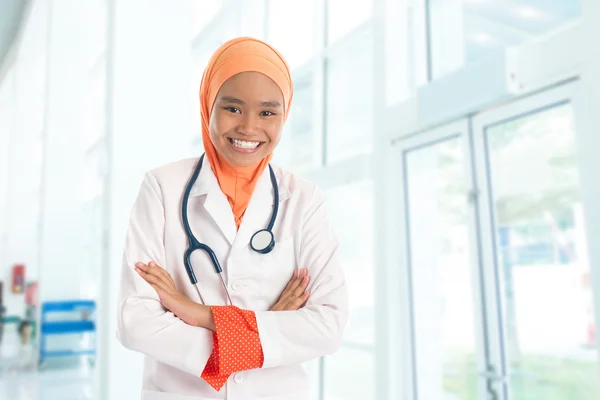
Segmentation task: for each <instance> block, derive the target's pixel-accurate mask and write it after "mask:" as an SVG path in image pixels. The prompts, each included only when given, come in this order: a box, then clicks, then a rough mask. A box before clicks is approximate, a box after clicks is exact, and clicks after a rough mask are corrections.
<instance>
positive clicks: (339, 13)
mask: <svg viewBox="0 0 600 400" xmlns="http://www.w3.org/2000/svg"><path fill="white" fill-rule="evenodd" d="M372 15H373V0H328V1H327V43H329V44H331V43H334V42H336V41H338V40H339V39H341V38H342V37H344V36H345V35H346V34H347V33H349V32H351V31H352V30H354V29H355V28H357V27H358V26H359V25H361V24H362V23H363V22H365V21H367V20H369V19H370V18H371V16H372Z"/></svg>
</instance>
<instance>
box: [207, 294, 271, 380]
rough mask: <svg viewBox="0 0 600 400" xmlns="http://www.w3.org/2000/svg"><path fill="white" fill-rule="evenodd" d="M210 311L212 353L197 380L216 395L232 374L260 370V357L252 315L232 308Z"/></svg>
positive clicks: (213, 307)
mask: <svg viewBox="0 0 600 400" xmlns="http://www.w3.org/2000/svg"><path fill="white" fill-rule="evenodd" d="M210 309H211V310H212V314H213V318H214V320H215V326H216V330H215V332H213V352H212V354H211V355H210V358H209V359H208V362H207V363H206V367H205V368H204V371H203V372H202V375H201V377H202V379H204V380H205V381H206V382H207V383H208V384H209V385H210V386H212V387H213V388H214V389H215V390H217V391H218V390H221V388H222V387H223V386H224V385H225V382H227V379H228V378H229V376H230V375H231V374H232V373H234V372H238V371H246V370H249V369H256V368H261V367H262V365H263V362H264V355H263V350H262V346H261V344H260V337H259V335H258V325H257V324H256V316H255V314H254V311H247V310H240V309H239V308H237V307H235V306H212V307H211V308H210Z"/></svg>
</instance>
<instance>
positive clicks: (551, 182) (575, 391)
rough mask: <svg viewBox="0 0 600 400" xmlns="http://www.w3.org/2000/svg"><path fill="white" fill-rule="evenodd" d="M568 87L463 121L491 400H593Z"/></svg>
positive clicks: (588, 302)
mask: <svg viewBox="0 0 600 400" xmlns="http://www.w3.org/2000/svg"><path fill="white" fill-rule="evenodd" d="M572 93H573V85H570V86H564V87H560V88H558V89H554V90H552V91H548V92H545V93H543V94H540V95H537V96H532V97H529V98H526V99H524V100H520V101H516V102H514V103H511V104H510V105H508V106H505V107H501V108H498V109H495V110H492V111H489V112H486V113H483V114H481V115H479V116H477V117H475V118H474V120H473V140H474V141H473V149H474V155H475V164H474V171H475V175H476V183H477V184H476V186H477V187H478V188H479V192H478V196H477V203H478V205H479V209H480V211H481V213H480V216H481V221H480V222H481V236H480V239H481V245H482V256H483V265H484V268H483V271H484V276H483V278H484V290H485V292H486V293H489V296H488V300H489V301H487V303H486V307H487V309H486V310H485V313H486V315H488V318H487V323H488V331H489V337H488V341H489V343H490V346H491V353H490V356H491V360H492V365H493V367H492V368H491V370H490V371H488V375H487V378H488V379H489V384H490V385H492V386H493V388H494V389H495V391H496V394H497V397H496V398H499V399H510V400H529V399H532V400H533V399H544V400H559V399H561V400H562V399H578V400H592V399H598V398H599V396H600V382H599V380H600V379H599V374H598V363H597V351H596V346H597V342H596V338H595V329H596V327H595V325H594V322H593V321H594V319H593V306H592V305H593V302H592V293H591V288H590V276H589V275H590V273H589V271H590V269H589V262H588V259H587V254H588V250H587V240H586V234H585V229H584V224H585V220H584V218H583V216H582V209H583V207H582V201H581V190H580V189H581V187H580V183H579V170H578V162H577V153H576V151H575V136H576V135H575V134H576V131H575V126H574V118H573V105H572V99H573V95H572Z"/></svg>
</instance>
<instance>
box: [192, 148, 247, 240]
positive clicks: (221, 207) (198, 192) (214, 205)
mask: <svg viewBox="0 0 600 400" xmlns="http://www.w3.org/2000/svg"><path fill="white" fill-rule="evenodd" d="M202 195H205V196H206V198H205V200H204V209H205V210H206V212H207V213H208V214H209V215H210V216H211V217H212V219H213V220H214V221H215V223H216V224H217V226H218V227H219V229H220V230H221V232H222V233H223V235H224V236H225V238H226V239H227V240H228V241H229V243H230V244H233V241H234V239H235V236H236V230H237V229H236V226H235V219H234V217H233V212H232V211H231V206H230V205H229V201H227V197H226V196H225V194H224V193H223V191H222V190H221V188H220V187H219V182H218V181H217V177H216V176H215V174H214V172H213V170H212V168H211V167H210V163H209V162H208V160H207V159H206V157H205V158H204V161H203V163H202V170H201V171H200V174H199V176H198V179H197V180H196V183H195V184H194V186H193V187H192V191H191V193H190V196H191V197H193V196H202Z"/></svg>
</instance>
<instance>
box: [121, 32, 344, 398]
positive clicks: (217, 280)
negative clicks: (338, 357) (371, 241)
mask: <svg viewBox="0 0 600 400" xmlns="http://www.w3.org/2000/svg"><path fill="white" fill-rule="evenodd" d="M292 95H293V87H292V80H291V75H290V71H289V68H288V65H287V63H286V62H285V60H284V58H283V57H282V56H281V55H280V54H279V53H278V52H277V51H276V50H274V49H273V48H272V47H271V46H269V45H268V44H266V43H264V42H261V41H259V40H256V39H252V38H238V39H234V40H231V41H229V42H226V43H225V44H223V45H222V46H221V47H220V48H219V49H217V51H216V52H215V53H214V55H213V56H212V57H211V59H210V61H209V63H208V66H207V67H206V70H205V72H204V75H203V78H202V84H201V88H200V97H201V117H202V118H201V120H202V143H203V146H204V150H205V154H204V155H201V156H200V157H198V158H192V159H187V160H180V161H176V162H174V163H171V164H168V165H166V166H162V167H158V168H156V169H154V170H152V171H150V172H148V173H147V174H146V178H145V180H144V182H143V183H142V187H141V189H140V192H139V195H138V199H137V200H136V203H135V205H134V207H133V211H132V215H131V220H130V225H129V230H128V234H127V242H126V245H125V255H124V261H123V268H122V281H121V292H120V296H119V307H118V314H119V317H118V338H119V340H120V341H121V343H122V344H123V345H124V346H125V347H127V348H129V349H131V350H134V351H138V352H140V353H143V354H144V355H145V356H146V357H147V360H146V364H145V366H146V370H145V374H144V375H145V376H144V388H143V394H142V399H147V400H150V399H158V398H164V395H163V394H162V393H169V395H168V398H169V399H172V400H179V399H184V398H185V399H189V398H191V397H190V396H192V397H198V398H211V399H218V398H225V396H226V397H227V398H228V399H238V398H239V399H247V398H253V399H262V398H269V399H273V398H286V399H297V400H300V399H308V398H309V393H310V388H309V381H308V376H307V374H306V372H305V371H304V369H303V366H302V364H303V363H305V362H307V361H309V360H314V359H317V358H320V357H322V356H324V355H327V354H331V353H333V352H335V351H336V350H337V348H338V347H339V345H340V342H341V339H342V335H343V331H344V328H345V326H346V322H347V314H348V305H347V303H348V299H347V289H346V282H345V278H344V275H343V273H342V268H341V266H340V260H339V254H338V253H339V248H340V246H339V244H338V241H337V238H336V235H335V233H334V231H333V229H332V226H331V223H330V217H329V213H328V211H327V207H326V206H325V200H324V195H323V194H322V193H321V191H320V190H319V189H318V188H317V187H316V186H315V185H314V184H312V183H310V182H308V181H307V180H305V179H302V178H299V177H297V176H295V175H294V174H291V173H289V172H287V171H284V170H283V169H281V168H279V167H276V166H272V165H270V161H271V158H272V154H273V151H274V150H275V148H276V147H277V145H278V144H279V141H280V138H281V132H282V129H283V126H284V123H285V122H286V120H287V116H288V113H289V110H290V106H291V102H292ZM256 238H258V240H257V239H256ZM196 250H202V251H196ZM215 272H216V273H215ZM196 276H198V278H196ZM190 282H191V284H190ZM230 290H231V292H230ZM246 380H247V382H245V381H246ZM229 382H233V383H234V384H235V385H230V386H227V387H226V389H225V390H222V389H223V388H224V387H225V386H226V385H227V384H228V383H229ZM242 382H245V383H244V385H243V386H241V385H240V384H241V383H242Z"/></svg>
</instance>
